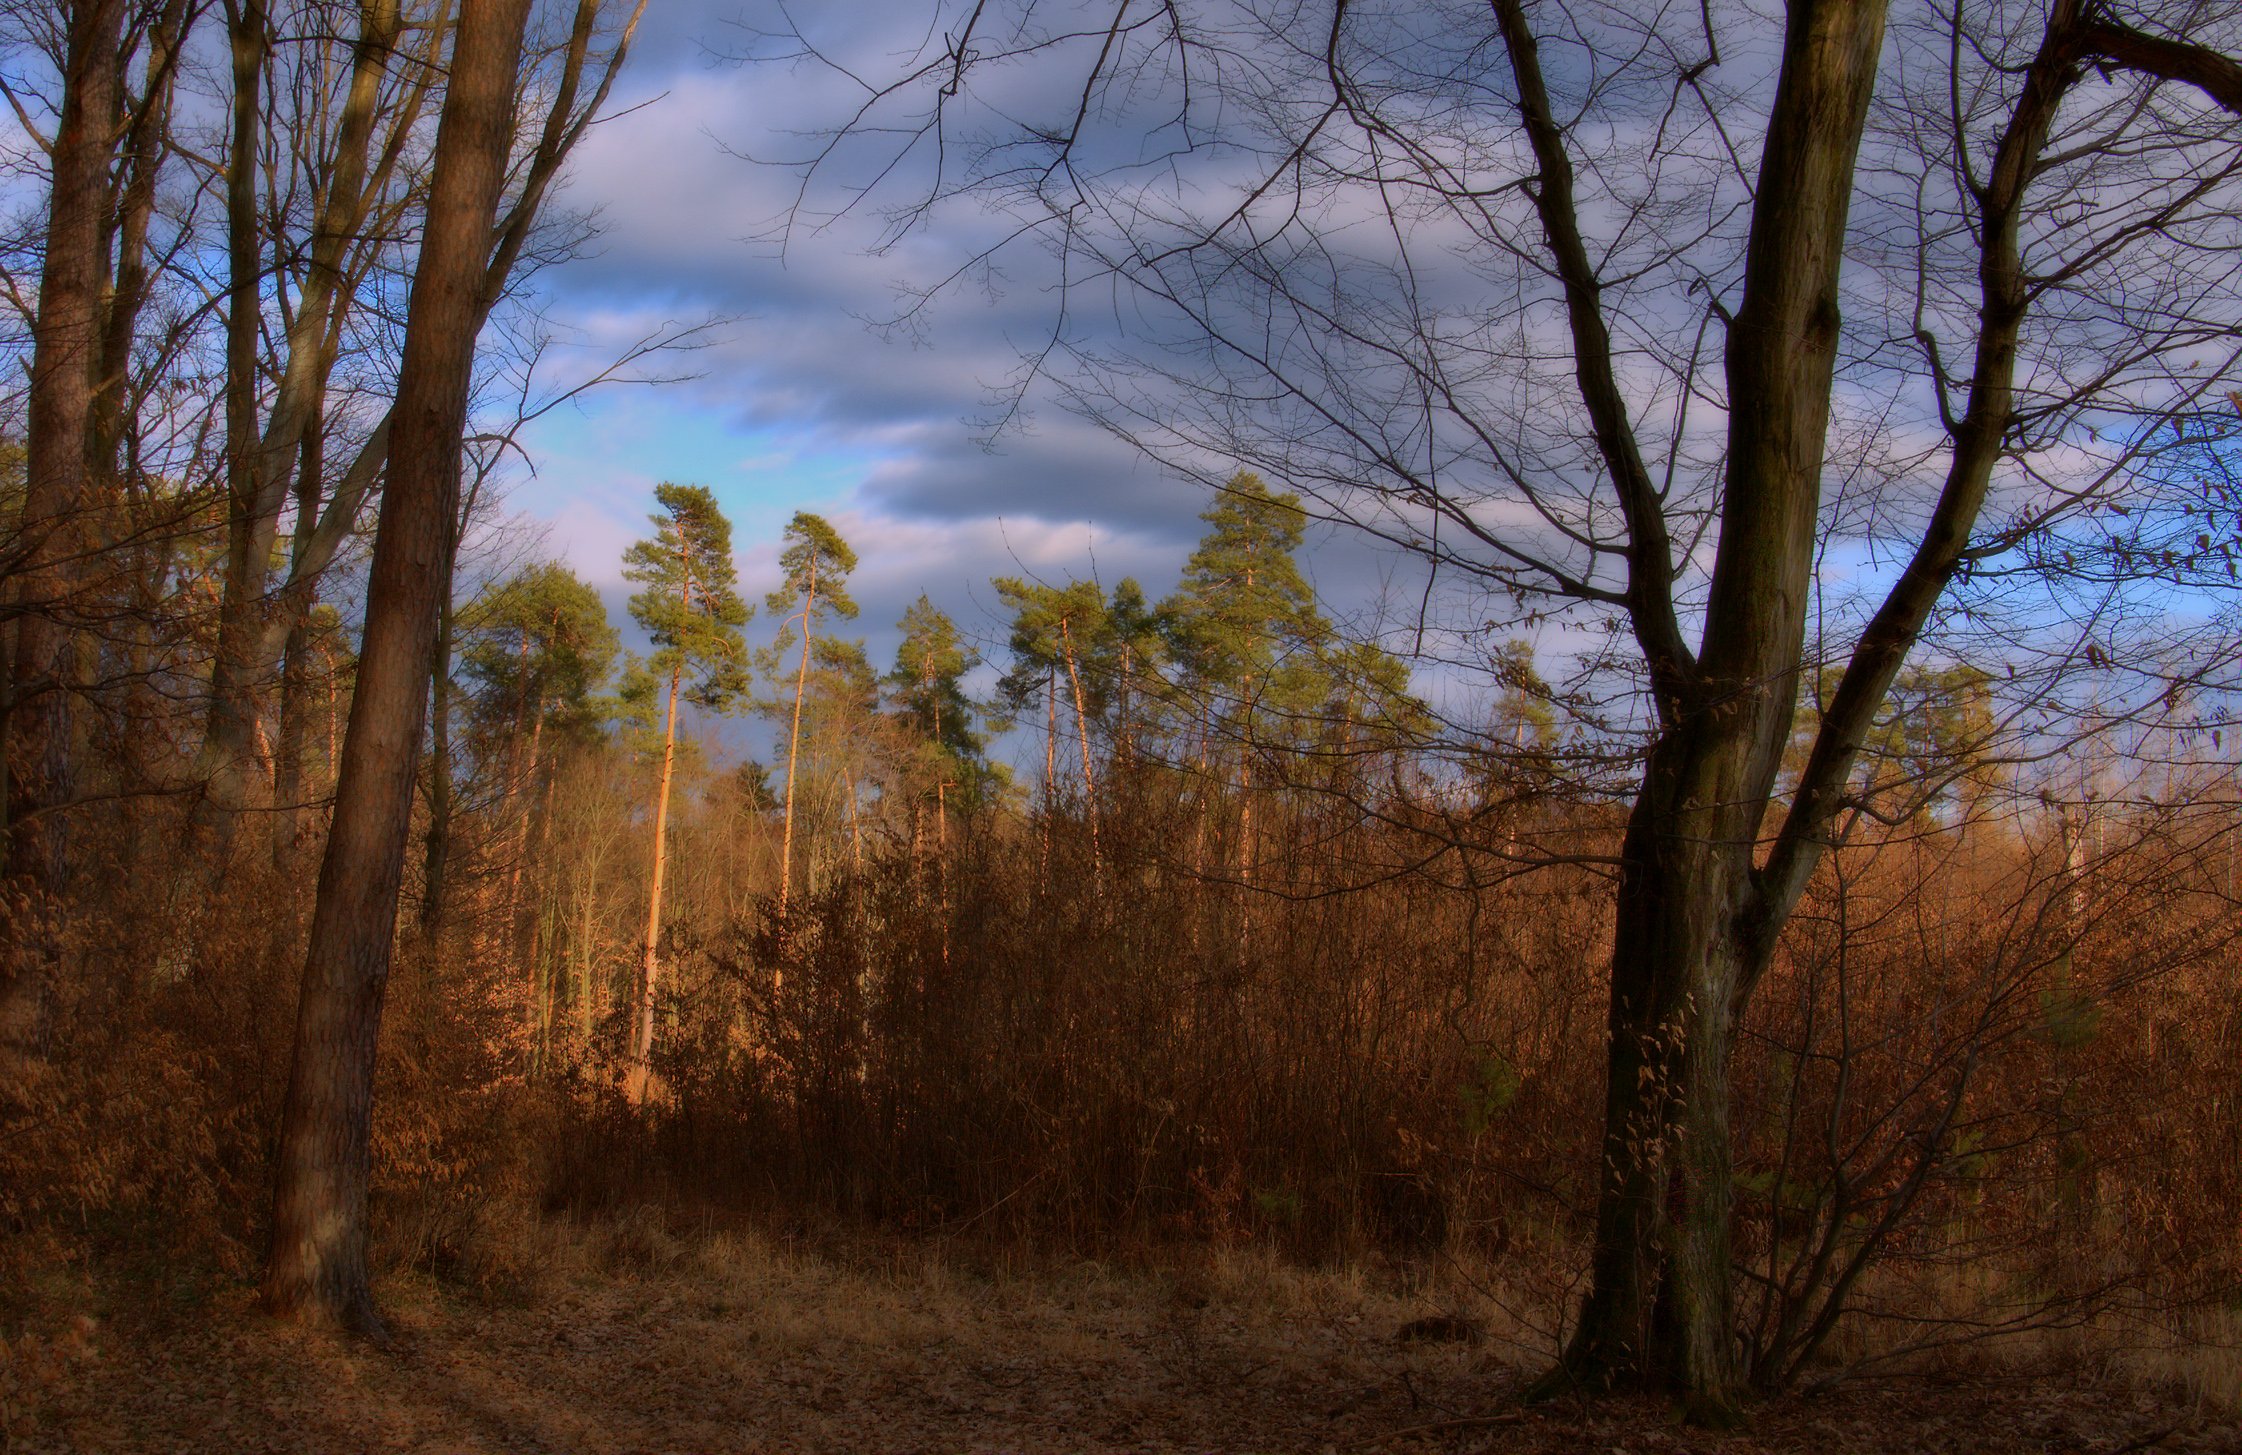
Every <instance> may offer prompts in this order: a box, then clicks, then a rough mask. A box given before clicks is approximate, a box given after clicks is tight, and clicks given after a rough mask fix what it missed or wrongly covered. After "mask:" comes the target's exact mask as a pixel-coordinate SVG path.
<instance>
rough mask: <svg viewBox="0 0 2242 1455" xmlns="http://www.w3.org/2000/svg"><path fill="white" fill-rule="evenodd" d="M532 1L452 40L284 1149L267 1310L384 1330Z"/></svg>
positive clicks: (468, 25) (475, 13)
mask: <svg viewBox="0 0 2242 1455" xmlns="http://www.w3.org/2000/svg"><path fill="white" fill-rule="evenodd" d="M528 14H529V0H478V3H476V4H474V5H469V6H466V7H463V10H462V13H461V15H460V20H459V26H458V33H457V39H456V41H455V42H454V45H453V52H452V64H451V72H450V94H449V95H448V96H447V97H446V98H445V101H444V111H443V118H442V121H441V122H440V123H439V126H438V129H437V139H436V158H435V177H434V180H433V182H432V184H431V190H430V194H429V204H428V216H427V221H426V226H425V229H424V232H423V236H422V242H421V251H420V262H419V266H418V268H417V270H416V272H415V275H414V278H413V288H412V295H411V299H410V301H409V303H408V305H407V313H406V332H405V355H404V362H403V367H402V369H401V371H400V373H399V377H398V389H397V403H396V407H395V425H394V427H393V428H394V433H393V436H392V441H391V443H392V448H391V451H390V463H389V480H388V487H387V489H386V490H385V491H384V493H383V496H382V504H381V515H380V520H379V524H378V526H377V528H376V533H375V538H374V559H373V567H372V572H371V575H370V578H369V583H368V591H367V599H366V629H365V636H364V639H363V642H362V644H361V648H360V654H359V663H358V685H357V691H356V693H355V695H354V697H353V699H352V702H351V710H350V727H349V731H348V733H347V735H346V737H345V739H344V743H343V762H342V772H341V775H340V779H339V781H338V783H337V786H336V796H335V817H334V825H333V827H332V829H331V830H330V832H329V833H328V837H327V852H326V856H325V859H324V861H323V863H322V864H321V866H320V874H319V898H318V903H317V907H316V909H315V910H314V912H313V916H312V927H311V944H310V949H309V951H308V953H307V954H306V956H305V961H304V977H303V991H302V998H301V1000H300V1001H299V1003H298V1007H297V1015H296V1035H295V1050H294V1057H293V1060H292V1062H291V1065H290V1068H289V1076H288V1092H287V1098H286V1101H285V1103H284V1105H283V1109H282V1113H281V1124H280V1139H279V1146H278V1149H277V1156H276V1158H275V1175H274V1193H273V1231H272V1251H271V1256H270V1259H269V1261H268V1263H267V1265H266V1270H265V1283H264V1299H265V1305H266V1307H267V1308H269V1309H271V1310H272V1311H273V1312H274V1313H275V1314H277V1315H281V1316H284V1317H285V1316H301V1315H307V1314H310V1315H318V1316H323V1317H327V1318H333V1319H337V1320H340V1321H342V1322H344V1323H345V1324H347V1325H349V1326H351V1327H354V1328H358V1329H362V1330H365V1331H368V1332H370V1333H375V1334H377V1335H378V1334H379V1332H380V1329H381V1324H380V1321H379V1319H378V1318H377V1317H376V1315H375V1312H374V1307H373V1297H372V1292H371V1289H370V1288H369V1286H368V1282H367V1269H366V1190H367V1181H368V1175H369V1171H370V1166H369V1164H370V1160H371V1156H370V1153H371V1147H370V1142H371V1133H372V1117H373V1080H374V1058H375V1050H376V1045H377V1040H378V1037H379V1034H380V1029H381V1007H382V993H383V991H384V989H385V988H386V986H387V983H388V979H389V961H390V952H391V948H392V943H393V940H394V937H395V934H396V922H397V894H398V881H399V879H400V877H401V874H402V870H403V867H404V854H405V844H406V840H407V837H408V835H409V831H410V828H411V818H412V800H413V779H414V776H415V773H414V770H415V768H416V767H417V766H418V762H417V760H418V758H419V756H420V736H421V718H422V714H423V712H424V711H425V710H426V705H427V693H428V677H429V667H430V659H431V654H432V651H433V648H434V646H435V635H436V613H437V607H438V605H439V600H440V597H441V595H442V593H443V592H444V590H445V587H446V584H447V582H446V576H447V575H448V572H447V569H446V568H447V566H448V563H449V557H450V546H451V539H452V536H451V533H452V530H453V528H454V523H455V520H456V515H455V506H456V502H457V499H458V493H459V476H460V440H461V434H462V432H463V429H464V426H465V422H466V417H467V395H468V386H469V382H470V377H471V374H472V370H473V364H474V356H475V336H476V333H477V332H478V326H479V323H480V320H481V317H482V313H483V310H482V306H481V305H482V302H483V300H482V298H481V297H480V293H481V289H482V284H483V277H484V266H485V262H486V259H487V251H488V248H489V246H490V236H491V225H492V220H493V216H494V214H495V212H496V210H497V204H498V198H499V190H500V187H501V185H502V183H503V181H504V177H505V169H506V158H507V150H508V146H509V143H510V141H511V139H512V123H513V116H514V106H513V101H514V79H515V76H516V73H517V71H518V70H519V66H520V59H521V48H522V32H523V29H524V25H525V23H526V21H527V19H528Z"/></svg>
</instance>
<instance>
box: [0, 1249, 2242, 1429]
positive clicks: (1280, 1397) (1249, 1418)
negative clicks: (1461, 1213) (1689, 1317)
mask: <svg viewBox="0 0 2242 1455" xmlns="http://www.w3.org/2000/svg"><path fill="white" fill-rule="evenodd" d="M1443 1282H1444V1280H1442V1279H1441V1278H1439V1277H1437V1276H1432V1275H1428V1274H1426V1273H1424V1272H1423V1271H1421V1270H1420V1271H1419V1272H1417V1273H1414V1274H1408V1273H1404V1272H1400V1271H1397V1270H1394V1269H1390V1268H1389V1269H1384V1270H1376V1269H1356V1270H1351V1271H1341V1272H1315V1271H1303V1270H1298V1269H1294V1268H1289V1267H1286V1266H1284V1265H1282V1264H1278V1263H1275V1262H1273V1261H1270V1260H1267V1259H1262V1258H1256V1257H1252V1256H1249V1255H1243V1254H1236V1253H1220V1252H1215V1253H1209V1254H1206V1255H1203V1256H1191V1257H1186V1258H1182V1259H1180V1260H1175V1261H1171V1262H1169V1263H1167V1264H1165V1265H1153V1266H1150V1267H1135V1268H1127V1269H1121V1268H1114V1267H1110V1266H1107V1265H1101V1264H1063V1265H1049V1266H1044V1267H1039V1268H1023V1267H1012V1268H1007V1267H1005V1266H1003V1263H1002V1260H998V1261H996V1262H990V1261H989V1260H986V1259H983V1260H980V1262H979V1266H968V1265H966V1264H964V1263H961V1262H960V1261H959V1260H957V1259H955V1258H951V1257H945V1256H942V1255H937V1254H929V1253H928V1252H927V1251H925V1250H924V1248H923V1247H915V1246H904V1247H897V1248H894V1249H892V1250H891V1251H890V1252H889V1253H887V1254H885V1255H882V1254H878V1253H872V1254H865V1253H862V1252H861V1251H859V1252H858V1253H856V1254H852V1255H845V1256H836V1255H834V1254H832V1253H829V1252H828V1253H812V1252H807V1251H802V1250H799V1249H795V1250H789V1249H787V1248H784V1247H779V1246H774V1245H773V1244H771V1243H769V1242H767V1241H765V1240H762V1239H760V1238H755V1237H742V1236H734V1235H727V1234H721V1233H717V1234H706V1235H700V1236H696V1237H692V1238H686V1239H679V1238H675V1237H672V1236H671V1235H669V1234H668V1233H666V1232H664V1231H661V1230H660V1229H659V1228H658V1227H641V1228H639V1229H638V1230H637V1231H635V1232H634V1231H632V1230H631V1228H629V1227H628V1226H626V1227H625V1228H624V1230H623V1233H622V1235H621V1236H619V1237H618V1236H610V1237H609V1241H608V1244H607V1246H606V1247H605V1248H604V1250H603V1251H602V1253H601V1254H600V1255H599V1256H597V1257H591V1258H587V1257H582V1256H569V1257H557V1258H555V1259H554V1260H553V1263H552V1266H549V1267H547V1268H546V1269H545V1270H544V1271H543V1273H542V1274H541V1275H540V1276H538V1277H537V1278H535V1279H533V1280H530V1281H528V1282H517V1283H516V1284H515V1285H514V1286H512V1287H507V1286H505V1284H504V1281H503V1280H501V1282H500V1283H499V1284H497V1285H493V1284H488V1283H486V1284H484V1285H482V1286H480V1287H478V1286H475V1285H474V1284H473V1283H472V1282H463V1281H462V1280H461V1279H460V1278H459V1277H457V1276H456V1275H455V1276H453V1277H451V1278H447V1279H445V1280H437V1279H434V1278H431V1277H428V1276H426V1275H410V1276H402V1275H401V1276H394V1277H391V1278H389V1279H387V1280H385V1282H384V1283H383V1285H382V1286H381V1288H380V1290H379V1291H380V1294H381V1297H382V1300H383V1304H384V1308H385V1311H386V1313H387V1316H388V1318H389V1320H390V1324H391V1328H392V1332H393V1339H392V1343H391V1346H390V1347H389V1348H388V1349H386V1350H382V1349H377V1348H374V1347H372V1346H370V1345H368V1344H366V1343H364V1342H361V1341H353V1340H346V1339H342V1338H338V1337H335V1336H331V1335H327V1334H322V1333H318V1332H314V1331H305V1330H300V1329H292V1328H287V1327H283V1326H280V1325H276V1324H274V1323H272V1322H271V1321H269V1320H266V1319H264V1318H262V1317H261V1316H259V1315H258V1314H257V1313H256V1312H255V1309H254V1307H253V1303H252V1298H251V1292H250V1290H248V1289H247V1288H246V1287H244V1286H242V1285H241V1284H239V1283H238V1282H236V1283H233V1284H230V1285H220V1286H218V1287H216V1288H214V1289H206V1290H204V1291H202V1292H200V1293H198V1294H195V1295H194V1296H193V1297H192V1298H191V1299H190V1298H182V1297H181V1296H179V1295H178V1294H176V1293H175V1294H173V1295H172V1296H170V1297H168V1298H166V1299H163V1300H155V1299H148V1300H144V1301H143V1306H141V1307H137V1308H136V1307H134V1306H133V1303H132V1300H131V1298H130V1296H129V1293H128V1294H126V1295H125V1296H120V1289H119V1288H118V1287H114V1286H112V1287H110V1288H108V1290H107V1292H106V1294H105V1295H102V1296H97V1297H95V1298H94V1299H93V1306H94V1307H96V1308H99V1309H100V1313H99V1314H98V1316H97V1315H96V1314H93V1313H78V1314H73V1315H67V1316H65V1317H63V1318H62V1319H61V1320H60V1321H59V1322H58V1323H54V1324H53V1326H52V1327H50V1328H49V1329H47V1330H46V1331H45V1332H43V1333H42V1332H25V1333H22V1334H20V1335H19V1336H18V1337H16V1338H15V1339H13V1340H12V1341H7V1342H4V1343H0V1452H5V1455H31V1452H42V1455H44V1452H63V1451H71V1452H76V1451H87V1452H92V1451H104V1452H106V1451H203V1450H211V1451H224V1452H228V1455H252V1452H262V1451H286V1452H297V1451H306V1452H312V1451H316V1452H327V1451H335V1452H359V1451H409V1452H425V1455H437V1452H443V1455H461V1452H470V1451H473V1452H482V1451H492V1452H496V1451H536V1452H559V1451H572V1452H610V1451H613V1452H640V1451H644V1452H655V1451H662V1452H670V1451H675V1452H704V1451H705V1452H719V1451H724V1452H730V1451H739V1452H750V1451H753V1452H762V1451H773V1452H776V1451H804V1452H810V1451H834V1452H887V1451H894V1452H905V1451H1009V1450H1017V1451H1116V1452H1119V1451H1163V1452H1167V1451H1222V1452H1246V1451H1271V1452H1276V1451H1381V1450H1382V1451H1403V1452H1406V1451H1429V1450H1441V1451H1465V1450H1470V1451H1491V1452H1520V1455H1534V1452H1555V1451H1568V1452H1570V1451H1583V1452H1591V1455H1683V1452H1706V1455H1711V1452H1719V1455H1763V1452H1764V1455H1773V1452H1808V1451H1811V1452H1815V1455H1838V1452H1856V1451H1858V1452H1871V1451H1873V1452H1905V1451H1968V1452H1987V1455H1992V1452H2010V1451H2015V1452H2025V1451H2033V1452H2041V1451H2064V1452H2079V1455H2090V1452H2107V1455H2117V1452H2125V1451H2139V1450H2187V1451H2205V1452H2222V1455H2233V1452H2242V1431H2238V1429H2237V1426H2236V1424H2235V1421H2234V1418H2233V1412H2232V1411H2231V1410H2227V1411H2223V1412H2222V1411H2219V1410H2217V1409H2213V1408H2210V1407H2207V1406H2205V1405H2203V1404H2202V1403H2201V1402H2200V1401H2198V1402H2196V1403H2193V1404H2191V1403H2190V1402H2189V1401H2188V1400H2187V1398H2186V1397H2185V1396H2184V1395H2183V1394H2181V1393H2180V1392H2179V1391H2178V1390H2177V1389H2176V1388H2174V1389H2159V1388H2158V1387H2156V1386H2155V1385H2153V1384H2151V1383H2147V1382H2143V1381H2139V1380H2119V1379H2116V1378H2113V1377H2108V1376H2104V1377H2101V1378H2095V1379H2086V1378H2079V1377H2075V1376H2074V1377H2064V1376H2059V1375H2051V1374H2048V1373H2045V1372H2044V1371H2043V1372H2042V1373H2040V1374H2038V1375H2036V1376H2029V1375H2024V1374H2020V1373H2017V1372H2014V1371H2013V1370H2012V1371H2011V1372H2010V1373H2008V1374H2005V1375H2004V1374H2002V1373H2000V1372H1999V1371H1998V1369H1997V1368H1995V1367H1994V1366H1989V1365H1980V1366H1978V1367H1977V1368H1975V1369H1973V1370H1967V1371H1965V1370H1962V1369H1958V1368H1951V1367H1950V1368H1947V1369H1945V1370H1943V1371H1941V1372H1938V1373H1936V1374H1935V1375H1926V1374H1916V1375H1911V1376H1909V1377H1907V1378H1904V1379H1887V1380H1883V1381H1878V1382H1870V1381H1868V1380H1865V1379H1863V1380H1858V1381H1853V1382H1849V1383H1844V1384H1839V1385H1837V1386H1835V1387H1834V1388H1831V1389H1829V1390H1827V1391H1826V1392H1823V1393H1821V1394H1818V1395H1814V1396H1801V1397H1796V1398H1792V1399H1788V1400H1784V1401H1780V1402H1777V1403H1773V1404H1770V1405H1765V1406H1762V1407H1760V1408H1758V1409H1756V1410H1755V1411H1754V1412H1753V1414H1752V1417H1751V1420H1750V1422H1749V1424H1748V1426H1747V1427H1746V1428H1745V1429H1743V1430H1741V1431H1737V1432H1733V1433H1727V1434H1716V1433H1711V1432H1706V1431H1702V1430H1696V1429H1691V1428H1686V1427H1684V1426H1682V1425H1680V1424H1679V1423H1678V1422H1677V1421H1676V1419H1675V1417H1674V1415H1673V1413H1672V1411H1671V1409H1670V1408H1668V1407H1666V1406H1664V1405H1659V1404H1651V1403H1626V1402H1601V1403H1593V1404H1590V1403H1577V1402H1570V1401H1563V1400H1560V1401H1557V1402H1553V1403H1550V1404H1545V1405H1541V1406H1536V1407H1532V1408H1524V1407H1521V1406H1519V1405H1518V1404H1516V1403H1515V1401H1514V1400H1513V1399H1512V1398H1511V1394H1512V1392H1513V1391H1514V1390H1515V1389H1516V1388H1517V1387H1518V1384H1519V1381H1520V1380H1521V1379H1522V1378H1524V1377H1527V1376H1528V1375H1530V1374H1531V1373H1532V1372H1533V1369H1534V1367H1535V1365H1536V1364H1537V1363H1538V1362H1539V1360H1540V1358H1542V1357H1543V1355H1542V1354H1540V1353H1538V1352H1537V1350H1536V1348H1535V1347H1534V1341H1533V1340H1531V1338H1530V1337H1528V1336H1525V1335H1523V1334H1522V1333H1521V1332H1520V1331H1519V1330H1518V1329H1517V1328H1516V1326H1515V1325H1508V1324H1507V1323H1506V1321H1505V1320H1504V1319H1503V1317H1502V1316H1501V1314H1500V1313H1499V1310H1498V1309H1497V1308H1496V1306H1495V1304H1494V1303H1493V1302H1492V1301H1489V1300H1487V1299H1486V1298H1485V1297H1484V1295H1483V1294H1482V1293H1478V1292H1476V1291H1474V1290H1473V1289H1471V1288H1470V1287H1469V1286H1468V1285H1466V1284H1462V1283H1458V1282H1456V1281H1455V1280H1452V1279H1451V1280H1446V1281H1445V1282H1446V1286H1445V1287H1443ZM94 1287H95V1285H93V1284H88V1285H87V1288H88V1289H89V1290H91V1289H93V1288H94ZM159 1304H160V1305H161V1308H160V1310H159V1308H158V1306H157V1305H159ZM1436 1316H1468V1317H1469V1318H1470V1319H1471V1320H1472V1321H1473V1323H1474V1325H1475V1331H1478V1332H1481V1333H1482V1336H1481V1337H1480V1338H1478V1339H1477V1340H1476V1341H1462V1340H1452V1341H1435V1340H1425V1339H1414V1340H1404V1339H1403V1338H1402V1337H1401V1334H1402V1331H1403V1329H1404V1328H1406V1327H1407V1326H1408V1325H1409V1324H1410V1323H1411V1322H1412V1321H1414V1320H1419V1319H1424V1318H1428V1317H1436ZM1451 1332H1452V1331H1451Z"/></svg>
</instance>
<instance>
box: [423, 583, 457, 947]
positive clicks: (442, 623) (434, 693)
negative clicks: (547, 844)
mask: <svg viewBox="0 0 2242 1455" xmlns="http://www.w3.org/2000/svg"><path fill="white" fill-rule="evenodd" d="M444 556H445V565H444V571H443V576H444V585H443V589H442V594H441V595H440V596H439V597H438V599H437V606H436V650H435V654H434V662H433V665H432V666H431V669H430V674H429V675H430V678H431V680H430V683H429V699H430V701H429V714H430V719H429V730H428V839H427V843H426V844H425V846H424V847H423V851H422V854H421V861H420V862H421V895H420V931H421V933H422V934H424V935H425V934H431V933H433V932H434V931H435V929H436V927H437V926H438V925H440V924H442V923H443V920H444V896H445V891H446V890H447V889H448V888H449V887H450V871H451V849H452V692H451V688H452V682H451V676H452V588H451V578H452V563H453V562H454V561H456V560H457V559H458V550H457V548H456V545H455V546H454V547H453V548H452V549H448V550H446V551H445V553H444Z"/></svg>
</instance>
